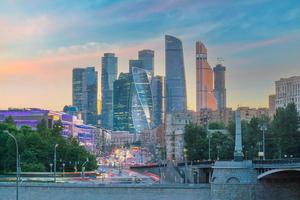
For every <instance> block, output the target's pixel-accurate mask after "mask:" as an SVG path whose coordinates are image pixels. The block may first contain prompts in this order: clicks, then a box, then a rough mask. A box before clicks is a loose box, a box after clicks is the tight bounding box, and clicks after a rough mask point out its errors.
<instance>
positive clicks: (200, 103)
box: [196, 42, 217, 111]
mask: <svg viewBox="0 0 300 200" xmlns="http://www.w3.org/2000/svg"><path fill="white" fill-rule="evenodd" d="M213 84H214V80H213V70H212V69H211V67H210V65H209V64H208V62H207V49H206V47H205V46H204V44H203V43H202V42H196V111H201V110H202V109H210V110H216V109H217V105H216V98H215V95H214V85H213Z"/></svg>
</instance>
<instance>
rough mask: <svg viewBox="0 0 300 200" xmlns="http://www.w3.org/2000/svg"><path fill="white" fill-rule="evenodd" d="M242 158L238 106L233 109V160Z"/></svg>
mask: <svg viewBox="0 0 300 200" xmlns="http://www.w3.org/2000/svg"><path fill="white" fill-rule="evenodd" d="M243 159H244V154H243V147H242V125H241V112H240V109H239V108H238V109H237V110H236V111H235V146H234V160H235V161H242V160H243Z"/></svg>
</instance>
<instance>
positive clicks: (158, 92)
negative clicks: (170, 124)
mask: <svg viewBox="0 0 300 200" xmlns="http://www.w3.org/2000/svg"><path fill="white" fill-rule="evenodd" d="M151 90H152V99H153V124H154V126H155V127H158V126H159V125H160V124H161V123H162V118H163V77H162V76H155V77H153V78H152V81H151Z"/></svg>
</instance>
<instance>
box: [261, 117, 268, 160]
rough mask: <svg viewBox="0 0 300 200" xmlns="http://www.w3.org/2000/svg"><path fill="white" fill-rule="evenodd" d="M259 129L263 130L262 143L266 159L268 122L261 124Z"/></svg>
mask: <svg viewBox="0 0 300 200" xmlns="http://www.w3.org/2000/svg"><path fill="white" fill-rule="evenodd" d="M259 129H260V130H261V131H262V133H263V141H262V145H263V160H265V159H266V149H265V148H266V147H265V131H267V130H268V127H267V124H265V123H264V124H262V125H260V126H259Z"/></svg>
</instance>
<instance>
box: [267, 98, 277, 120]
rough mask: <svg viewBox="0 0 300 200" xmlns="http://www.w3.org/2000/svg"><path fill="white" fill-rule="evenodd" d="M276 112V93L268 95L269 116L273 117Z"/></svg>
mask: <svg viewBox="0 0 300 200" xmlns="http://www.w3.org/2000/svg"><path fill="white" fill-rule="evenodd" d="M275 113H276V95H275V94H271V95H269V116H270V117H273V116H274V115H275Z"/></svg>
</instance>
